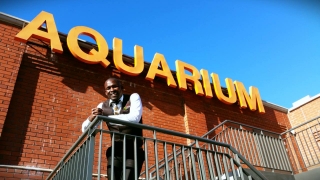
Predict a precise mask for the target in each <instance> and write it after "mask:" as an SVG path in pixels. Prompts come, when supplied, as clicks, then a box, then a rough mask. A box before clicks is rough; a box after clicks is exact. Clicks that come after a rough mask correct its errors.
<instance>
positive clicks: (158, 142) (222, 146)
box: [47, 116, 266, 180]
mask: <svg viewBox="0 0 320 180" xmlns="http://www.w3.org/2000/svg"><path fill="white" fill-rule="evenodd" d="M103 121H107V122H111V123H116V124H123V125H127V126H132V127H136V128H141V129H143V130H144V134H148V133H149V135H150V137H148V136H144V137H142V138H143V140H144V142H143V148H144V151H145V161H144V165H143V168H142V170H144V171H145V173H143V174H141V175H140V177H139V179H150V180H151V179H157V180H161V179H166V180H171V179H172V180H175V179H176V180H178V179H186V180H189V179H190V180H197V179H200V180H205V179H219V180H223V179H227V180H229V179H242V180H244V179H266V178H265V177H264V176H263V175H262V174H261V172H259V171H258V170H257V169H255V167H254V166H252V165H251V164H250V163H249V162H248V161H247V160H246V159H245V157H243V156H242V155H241V154H240V153H239V152H238V151H237V150H236V149H235V148H233V147H232V146H231V145H230V144H226V143H221V142H217V141H214V140H211V139H207V138H202V137H198V136H192V135H188V134H184V133H180V132H176V131H171V130H167V129H162V128H157V127H152V126H148V125H143V124H137V123H130V122H126V121H121V120H117V119H112V118H108V117H104V116H97V117H96V118H95V120H94V121H93V122H92V123H91V124H90V127H89V128H88V129H87V130H86V131H85V132H84V133H83V134H82V135H81V136H80V137H79V139H78V140H77V141H76V142H75V144H74V145H73V146H72V147H71V148H70V150H69V151H68V152H67V154H66V155H65V156H64V157H63V158H62V160H61V161H60V163H59V164H58V165H57V166H56V168H55V169H54V170H53V171H52V173H51V174H50V175H49V176H48V177H47V179H68V180H69V179H92V174H93V173H94V174H97V179H100V178H101V177H102V176H101V175H102V174H103V173H101V172H104V173H105V172H106V158H105V157H103V155H102V153H103V151H104V150H103V149H105V148H106V147H107V146H110V145H111V144H114V135H115V134H120V133H115V132H111V131H108V130H104V129H103V128H102V124H103ZM98 124H100V128H99V129H98V128H97V125H98ZM98 134H99V135H98ZM103 134H110V135H111V138H109V139H108V137H106V136H103ZM97 135H98V136H97ZM121 135H123V137H124V141H125V140H126V138H129V137H130V138H134V142H135V144H136V142H137V141H136V140H137V138H141V137H135V136H132V137H131V135H126V134H121ZM187 139H189V140H193V141H194V142H195V143H194V145H193V146H190V145H188V144H186V142H187ZM97 142H98V146H95V144H97ZM124 146H125V143H124ZM123 149H125V148H123ZM112 150H114V149H112ZM179 150H180V153H179ZM181 150H183V151H181ZM170 153H172V160H169V159H168V157H169V154H170ZM124 154H125V152H124ZM113 155H114V152H112V156H113ZM162 158H164V166H163V168H160V167H159V165H160V164H159V159H162ZM112 159H113V158H112ZM135 160H136V151H135ZM125 162H126V161H123V166H122V167H123V168H125V167H126V164H125ZM112 163H113V161H112ZM153 165H155V166H153ZM111 167H113V166H111ZM149 167H152V168H151V169H150V168H149ZM248 169H250V171H248ZM151 171H154V172H155V173H154V175H152V174H150V173H149V172H151ZM134 172H135V173H137V167H136V166H135V167H134ZM124 176H125V174H123V177H124ZM110 179H111V180H112V179H113V177H110V178H109V180H110ZM135 179H137V177H136V178H135Z"/></svg>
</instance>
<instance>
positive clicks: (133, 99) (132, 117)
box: [109, 93, 142, 123]
mask: <svg viewBox="0 0 320 180" xmlns="http://www.w3.org/2000/svg"><path fill="white" fill-rule="evenodd" d="M141 116H142V102H141V99H140V96H139V94H137V93H133V94H131V96H130V112H129V113H128V114H119V115H110V116H109V117H111V118H115V119H120V120H123V121H129V122H135V123H138V122H139V121H140V119H141Z"/></svg>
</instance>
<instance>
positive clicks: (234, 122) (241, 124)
mask: <svg viewBox="0 0 320 180" xmlns="http://www.w3.org/2000/svg"><path fill="white" fill-rule="evenodd" d="M226 123H233V124H237V125H240V126H246V127H250V128H253V129H260V130H262V131H264V132H268V133H272V134H276V135H280V133H276V132H273V131H269V130H264V129H261V128H258V127H255V126H251V125H247V124H243V123H239V122H236V121H231V120H224V121H223V122H222V123H220V124H218V125H217V126H216V127H214V128H212V129H211V130H209V131H208V132H206V133H205V134H204V135H202V136H201V137H202V138H203V137H205V136H207V135H209V134H211V133H212V132H213V131H215V130H216V129H218V128H219V127H221V126H223V125H224V124H226ZM194 144H195V142H193V143H191V144H190V146H193V145H194ZM177 151H180V152H178V154H177V155H180V154H181V153H182V151H181V148H179V149H177V150H176V152H177ZM172 155H173V153H170V154H169V155H168V156H172ZM164 160H165V158H163V159H161V160H160V161H159V163H162V162H163V161H164ZM168 160H169V161H171V160H173V158H172V157H171V158H170V159H168ZM164 165H165V164H161V165H159V168H161V167H163V166H164ZM154 166H155V165H152V166H150V167H149V169H152V168H153V167H154ZM142 173H145V171H143V172H142Z"/></svg>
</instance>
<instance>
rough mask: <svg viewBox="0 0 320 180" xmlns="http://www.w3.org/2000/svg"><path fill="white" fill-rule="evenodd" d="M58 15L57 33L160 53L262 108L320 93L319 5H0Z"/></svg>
mask: <svg viewBox="0 0 320 180" xmlns="http://www.w3.org/2000/svg"><path fill="white" fill-rule="evenodd" d="M42 10H43V11H46V12H49V13H51V14H53V15H54V19H55V22H56V25H57V28H58V31H60V32H62V33H65V34H67V33H68V32H69V30H70V29H71V28H72V27H74V26H88V27H90V28H93V29H95V30H97V31H98V32H100V33H101V34H102V35H103V36H104V38H105V39H106V41H107V42H108V45H109V48H111V47H112V39H113V38H114V37H117V38H120V39H122V41H123V53H124V54H127V55H130V56H133V46H134V45H136V44H137V45H140V46H142V47H143V48H144V58H145V61H146V62H151V61H152V58H153V56H154V54H155V53H156V52H158V53H161V54H163V55H164V56H165V58H166V61H167V62H168V64H169V67H170V69H172V70H175V64H174V62H175V60H177V59H179V60H181V61H184V62H186V63H189V64H192V65H194V66H195V67H196V68H197V69H198V70H200V69H206V70H208V71H209V73H211V72H214V73H216V74H218V75H219V77H220V81H221V84H222V85H223V86H225V83H224V79H225V78H227V77H228V78H231V79H232V80H234V81H235V80H237V81H240V82H242V83H244V85H245V87H246V88H247V89H248V88H249V86H255V87H257V88H258V89H259V91H260V95H261V97H262V99H263V100H265V101H268V102H271V103H274V104H277V105H280V106H283V107H286V108H290V107H292V103H293V102H295V101H297V100H299V99H300V98H302V97H304V96H306V95H310V96H314V95H317V94H319V93H320V73H319V71H320V3H312V1H308V0H306V1H302V0H301V1H299V0H296V1H295V0H292V1H289V0H241V1H238V0H226V1H218V0H216V1H214V0H212V1H209V0H202V1H190V0H184V1H182V0H176V1H173V0H171V1H169V0H162V1H151V0H138V1H132V0H131V1H130V0H122V1H121V0H117V1H116V0H108V1H106V0H95V1H91V2H90V1H84V0H77V1H75V0H55V1H44V0H42V1H40V0H28V1H25V0H14V1H9V0H1V2H0V11H1V12H4V13H7V14H9V15H12V16H15V17H18V18H21V19H24V20H27V21H31V20H32V19H33V18H34V17H36V15H37V14H39V13H40V12H41V11H42ZM80 38H83V39H88V38H85V37H82V36H81V37H80Z"/></svg>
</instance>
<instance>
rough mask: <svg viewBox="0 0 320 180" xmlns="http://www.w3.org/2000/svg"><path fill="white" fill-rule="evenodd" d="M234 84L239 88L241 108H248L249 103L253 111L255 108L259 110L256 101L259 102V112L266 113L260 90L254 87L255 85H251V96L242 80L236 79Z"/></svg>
mask: <svg viewBox="0 0 320 180" xmlns="http://www.w3.org/2000/svg"><path fill="white" fill-rule="evenodd" d="M234 84H235V86H236V88H237V94H238V99H239V102H240V108H242V109H245V108H247V103H248V105H249V109H250V110H251V111H255V110H257V107H256V102H257V104H258V108H259V113H261V114H263V113H265V110H264V107H263V103H262V100H261V98H260V94H259V91H258V89H257V88H256V87H253V86H250V87H249V92H250V96H249V95H248V93H247V91H246V89H245V88H244V85H243V84H242V83H241V82H239V81H234ZM246 102H247V103H246Z"/></svg>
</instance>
